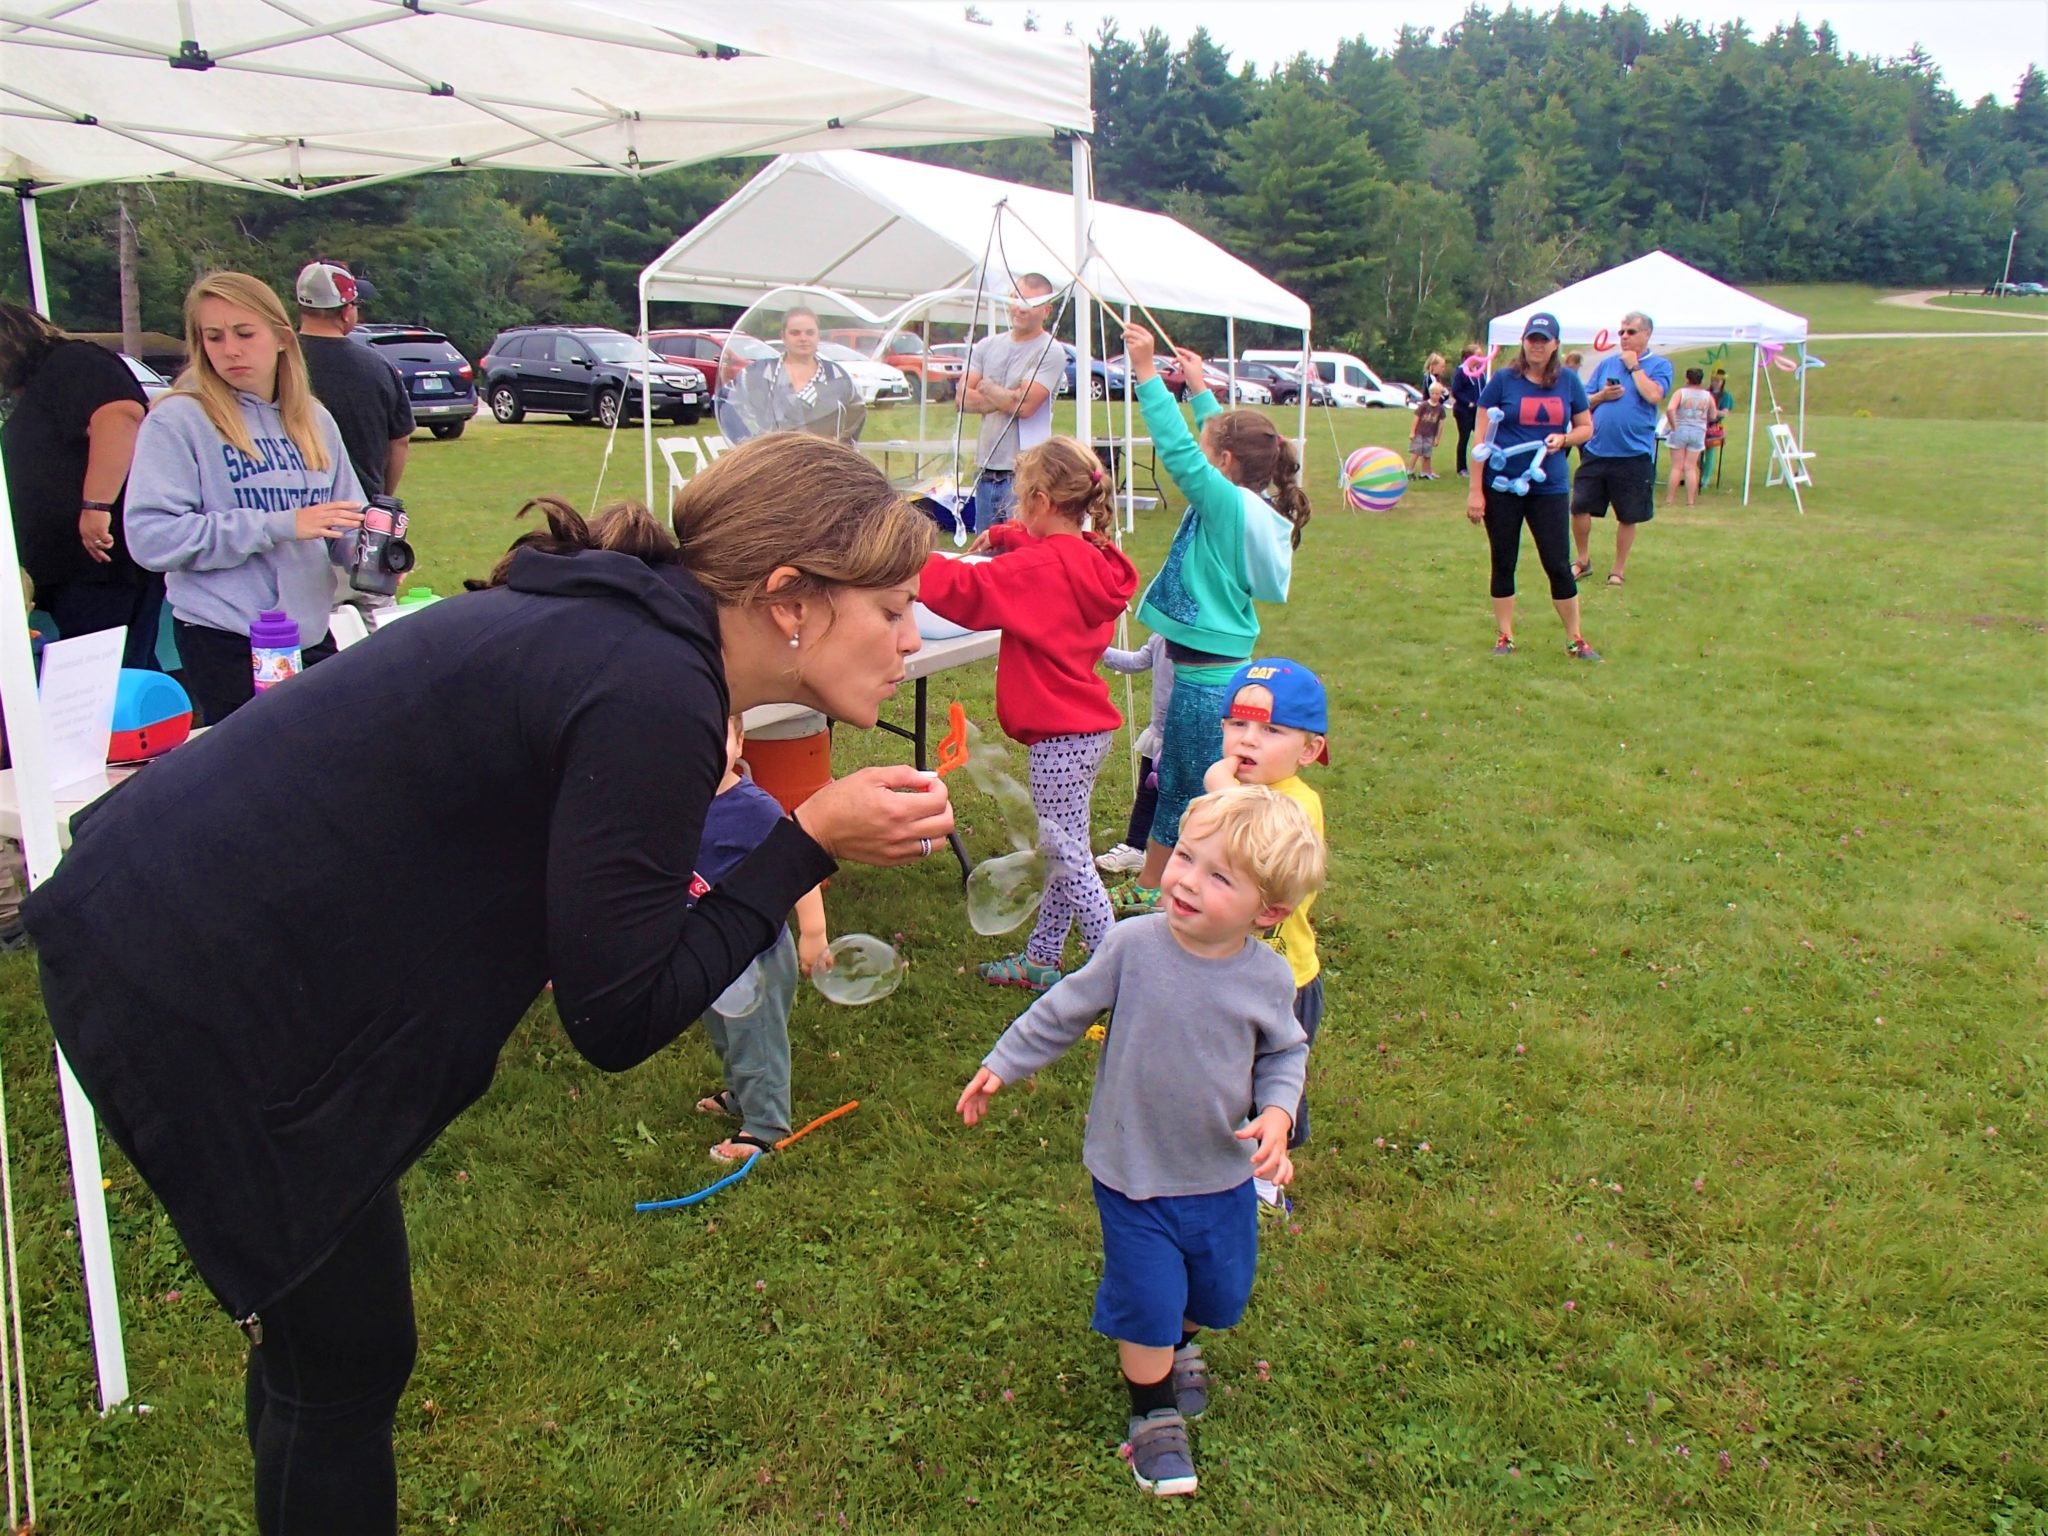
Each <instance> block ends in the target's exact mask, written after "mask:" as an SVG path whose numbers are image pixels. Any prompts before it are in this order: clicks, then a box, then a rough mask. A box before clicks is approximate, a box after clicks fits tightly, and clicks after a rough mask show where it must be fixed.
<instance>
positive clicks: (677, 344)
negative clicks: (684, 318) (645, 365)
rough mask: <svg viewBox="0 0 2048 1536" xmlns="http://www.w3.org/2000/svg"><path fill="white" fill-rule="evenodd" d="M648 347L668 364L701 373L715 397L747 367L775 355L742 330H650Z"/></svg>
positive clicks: (711, 327) (766, 346) (770, 349)
mask: <svg viewBox="0 0 2048 1536" xmlns="http://www.w3.org/2000/svg"><path fill="white" fill-rule="evenodd" d="M647 345H648V346H649V347H650V348H652V349H653V350H654V351H656V352H658V353H660V354H661V356H663V357H665V358H667V359H668V360H669V361H670V362H672V363H681V364H683V365H684V366H685V367H688V368H694V369H696V370H697V371H698V372H699V373H701V374H703V375H704V381H705V383H706V384H707V385H708V386H709V387H710V390H711V393H712V394H714V395H716V394H717V393H718V391H719V389H720V387H721V386H722V385H724V384H725V383H726V382H727V381H728V380H729V379H730V378H731V377H732V375H734V374H736V373H738V372H740V371H741V370H742V369H743V368H745V367H746V366H747V364H749V363H751V362H757V361H759V360H760V359H761V358H764V357H773V356H774V355H775V349H774V348H773V347H771V346H769V345H768V343H767V342H765V341H761V340H759V339H758V338H756V337H753V336H749V335H747V334H746V333H745V332H744V331H731V330H724V329H721V328H719V327H716V326H710V327H700V328H698V329H695V330H669V331H649V332H648V333H647Z"/></svg>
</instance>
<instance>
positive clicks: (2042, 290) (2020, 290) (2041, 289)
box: [2012, 283, 2048, 299]
mask: <svg viewBox="0 0 2048 1536" xmlns="http://www.w3.org/2000/svg"><path fill="white" fill-rule="evenodd" d="M2012 291H2013V292H2014V293H2016V294H2018V295H2019V296H2020V297H2021V298H2023V299H2038V298H2041V297H2042V296H2043V295H2048V285H2044V284H2041V283H2014V284H2013V285H2012Z"/></svg>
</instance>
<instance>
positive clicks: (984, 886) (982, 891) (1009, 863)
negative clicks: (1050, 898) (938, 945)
mask: <svg viewBox="0 0 2048 1536" xmlns="http://www.w3.org/2000/svg"><path fill="white" fill-rule="evenodd" d="M1044 899H1045V855H1044V854H1042V853H1040V852H1039V851H1038V850H1037V849H1036V848H1024V849H1020V850H1018V851H1017V852H1016V853H1006V854H1004V855H1002V857H1000V858H995V859H984V860H983V861H982V862H981V863H979V864H977V865H975V866H974V873H972V874H971V875H969V876H968V877H967V921H968V923H969V924H970V925H971V926H972V927H973V929H974V931H975V932H976V933H979V934H982V935H984V936H990V937H992V936H993V935H995V934H998V933H1008V932H1009V931H1010V930H1011V929H1013V928H1021V927H1023V926H1024V924H1026V923H1028V922H1030V921H1031V919H1032V918H1034V917H1036V916H1037V915H1038V904H1039V903H1040V902H1041V901H1042V900H1044Z"/></svg>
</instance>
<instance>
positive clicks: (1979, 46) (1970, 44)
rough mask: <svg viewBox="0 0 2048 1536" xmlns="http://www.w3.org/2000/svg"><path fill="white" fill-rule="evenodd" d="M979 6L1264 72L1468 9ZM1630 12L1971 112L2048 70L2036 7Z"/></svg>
mask: <svg viewBox="0 0 2048 1536" xmlns="http://www.w3.org/2000/svg"><path fill="white" fill-rule="evenodd" d="M980 6H981V10H982V12H983V14H985V15H988V16H990V17H991V18H992V19H995V20H996V22H997V24H998V25H1008V24H1012V23H1014V24H1016V25H1019V26H1021V25H1022V24H1023V13H1024V12H1025V11H1027V10H1033V11H1036V12H1037V13H1038V15H1039V19H1040V21H1041V23H1042V24H1044V25H1046V26H1047V27H1049V28H1051V27H1061V26H1064V25H1065V24H1066V23H1067V22H1068V21H1072V22H1073V24H1074V30H1075V31H1076V32H1077V33H1079V34H1080V35H1081V36H1082V37H1083V38H1084V39H1087V38H1093V37H1094V36H1095V33H1096V28H1097V26H1098V24H1099V23H1100V22H1101V21H1102V19H1103V18H1104V17H1106V16H1114V17H1115V18H1116V20H1117V26H1118V30H1119V31H1121V32H1122V33H1123V34H1124V35H1125V36H1126V37H1136V36H1137V35H1138V34H1140V33H1142V32H1143V31H1144V30H1145V29H1146V28H1147V27H1157V28H1159V29H1160V30H1161V31H1163V32H1165V33H1166V34H1167V36H1169V37H1171V38H1172V39H1173V40H1174V41H1175V42H1176V43H1179V42H1183V41H1185V40H1186V39H1187V37H1188V35H1189V34H1190V33H1192V32H1193V31H1194V30H1195V28H1197V27H1207V28H1208V29H1209V35H1210V36H1211V37H1213V38H1215V39H1216V41H1217V42H1218V43H1220V44H1222V46H1223V47H1225V48H1226V49H1228V50H1229V51H1230V56H1231V58H1232V60H1233V61H1235V62H1238V63H1242V62H1243V61H1245V60H1246V59H1249V60H1251V61H1252V63H1254V64H1256V65H1258V66H1259V67H1260V68H1261V69H1268V68H1271V67H1272V66H1273V65H1275V64H1278V63H1280V62H1282V61H1284V60H1286V59H1290V58H1292V57H1293V56H1294V55H1295V54H1297V53H1308V54H1311V55H1314V56H1316V57H1319V58H1324V59H1327V58H1328V57H1329V56H1330V55H1331V54H1332V53H1333V52H1335V51H1336V46H1337V43H1338V42H1339V40H1340V39H1343V38H1346V37H1353V36H1356V35H1358V34H1359V33H1361V32H1362V33H1364V34H1365V37H1366V40H1367V41H1368V42H1370V43H1372V44H1373V45H1374V46H1376V47H1385V46H1388V45H1390V44H1391V43H1392V42H1393V41H1394V38H1395V35H1396V34H1397V33H1398V32H1399V31H1400V29H1401V27H1402V26H1403V24H1406V25H1409V26H1417V27H1435V28H1437V29H1439V30H1441V29H1443V28H1446V27H1451V26H1454V25H1456V24H1457V21H1458V18H1459V17H1460V16H1462V15H1463V14H1464V13H1465V3H1464V0H1235V3H1227V0H1121V3H1117V0H980ZM1492 8H1493V9H1495V10H1500V9H1503V8H1504V7H1503V6H1502V5H1501V4H1498V3H1496V4H1495V5H1494V6H1493V7H1492ZM1538 8H1539V9H1543V10H1548V9H1550V6H1549V5H1548V4H1543V5H1540V6H1539V7H1538ZM1573 8H1574V9H1579V10H1589V11H1597V10H1598V9H1599V8H1600V6H1599V0H1576V3H1575V4H1574V7H1573ZM1636 9H1638V10H1640V11H1642V12H1643V13H1644V14H1645V15H1646V16H1648V17H1649V18H1650V19H1651V20H1652V21H1653V22H1657V23H1662V22H1664V21H1667V20H1670V19H1671V18H1673V17H1683V18H1685V19H1687V20H1691V21H1697V22H1700V23H1702V24H1704V25H1707V26H1709V27H1718V26H1719V25H1720V24H1721V23H1723V22H1726V21H1733V20H1737V19H1740V20H1742V21H1745V22H1747V23H1748V25H1749V28H1750V31H1751V34H1752V35H1754V36H1759V37H1761V36H1762V35H1764V34H1765V33H1767V32H1769V31H1770V30H1771V28H1772V27H1774V26H1776V25H1778V24H1779V23H1780V22H1787V21H1790V20H1792V19H1793V18H1794V17H1804V18H1805V21H1806V24H1807V26H1809V27H1816V26H1818V25H1819V24H1820V23H1821V22H1823V21H1826V22H1827V23H1828V24H1829V25H1830V26H1832V27H1833V28H1834V29H1835V33H1836V35H1837V36H1838V37H1839V38H1840V39H1841V47H1842V48H1843V49H1844V50H1845V51H1846V52H1849V53H1854V54H1859V55H1872V54H1874V55H1877V56H1879V57H1883V58H1894V57H1899V56H1902V55H1904V54H1906V53H1908V52H1910V51H1911V49H1912V47H1913V45H1914V44H1915V43H1918V44H1920V45H1921V47H1922V48H1924V49H1925V50H1926V51H1927V53H1928V54H1929V55H1930V56H1932V57H1933V59H1934V61H1935V62H1936V63H1937V64H1939V65H1940V66H1941V73H1942V78H1943V79H1944V80H1945V81H1946V82H1947V83H1948V86H1949V89H1951V90H1952V91H1954V92H1955V93H1956V95H1957V96H1958V97H1959V98H1961V99H1962V101H1963V102H1964V103H1965V104H1966V105H1967V104H1969V103H1972V102H1975V101H1976V100H1977V98H1978V97H1979V96H1982V95H1984V94H1985V93H1986V92H1989V93H1991V94H1992V95H1995V96H1997V97H1998V98H1999V99H2000V100H2001V101H2004V102H2007V103H2010V102H2011V100H2012V93H2013V90H2014V88H2015V87H2016V86H2017V85H2018V84H2019V79H2020V76H2021V75H2022V74H2024V73H2025V71H2026V67H2027V65H2028V64H2030V63H2031V64H2034V65H2037V66H2039V67H2040V68H2042V69H2044V70H2048V3H2043V0H1809V3H1806V4H1794V3H1790V0H1636Z"/></svg>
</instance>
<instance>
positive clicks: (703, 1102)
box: [697, 1088, 740, 1120]
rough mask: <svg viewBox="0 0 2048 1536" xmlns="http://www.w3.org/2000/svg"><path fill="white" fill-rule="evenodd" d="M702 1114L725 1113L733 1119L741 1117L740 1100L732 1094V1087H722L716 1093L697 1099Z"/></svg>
mask: <svg viewBox="0 0 2048 1536" xmlns="http://www.w3.org/2000/svg"><path fill="white" fill-rule="evenodd" d="M697 1113H698V1114H700V1115H724V1116H725V1117H726V1118H728V1119H731V1120H737V1119H739V1117H740V1101H739V1100H738V1099H736V1098H734V1097H733V1096H732V1090H731V1089H730V1088H721V1089H719V1090H718V1092H716V1093H711V1094H706V1095H705V1096H704V1097H703V1098H701V1099H699V1100H698V1101H697Z"/></svg>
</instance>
